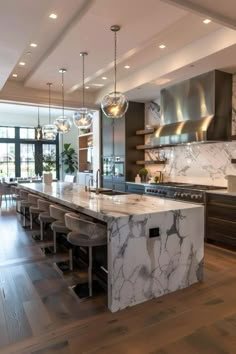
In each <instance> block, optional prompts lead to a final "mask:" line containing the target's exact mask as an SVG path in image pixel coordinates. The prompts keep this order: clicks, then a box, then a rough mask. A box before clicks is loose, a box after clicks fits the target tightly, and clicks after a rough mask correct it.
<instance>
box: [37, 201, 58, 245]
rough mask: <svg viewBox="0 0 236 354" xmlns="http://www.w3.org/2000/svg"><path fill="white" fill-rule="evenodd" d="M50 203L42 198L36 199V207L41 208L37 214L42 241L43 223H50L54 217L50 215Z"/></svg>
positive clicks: (41, 239)
mask: <svg viewBox="0 0 236 354" xmlns="http://www.w3.org/2000/svg"><path fill="white" fill-rule="evenodd" d="M50 205H51V203H50V202H48V201H46V200H44V199H39V200H38V208H39V209H40V210H42V212H41V213H40V214H39V222H40V241H43V236H44V232H43V231H44V225H45V224H51V223H52V222H53V221H55V219H54V218H52V217H51V216H50V211H49V207H50Z"/></svg>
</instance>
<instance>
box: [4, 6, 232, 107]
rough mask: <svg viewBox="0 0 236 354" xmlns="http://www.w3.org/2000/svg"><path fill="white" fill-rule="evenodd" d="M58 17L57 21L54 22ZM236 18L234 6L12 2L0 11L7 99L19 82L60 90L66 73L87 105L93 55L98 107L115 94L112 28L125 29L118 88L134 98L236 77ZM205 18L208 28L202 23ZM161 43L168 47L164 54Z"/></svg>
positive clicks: (92, 91) (69, 87) (71, 90)
mask: <svg viewBox="0 0 236 354" xmlns="http://www.w3.org/2000/svg"><path fill="white" fill-rule="evenodd" d="M51 13H54V14H57V16H58V17H57V19H51V18H49V15H50V14H51ZM235 14H236V2H235V0H224V1H217V2H216V1H215V0H198V1H197V0H119V1H117V0H66V1H65V0H40V1H33V2H32V0H21V1H20V2H19V0H9V1H8V2H6V1H5V2H4V4H3V5H1V12H0V29H1V33H4V36H1V39H0V54H1V68H0V87H1V88H2V93H1V98H2V99H4V89H6V87H7V86H8V90H7V93H8V96H7V98H8V100H9V91H10V90H9V87H10V86H9V85H10V84H13V81H15V83H17V86H16V85H15V86H14V87H17V88H18V89H20V88H22V90H23V89H24V90H26V91H27V92H28V91H29V89H31V90H35V92H36V90H40V92H42V90H46V89H47V87H46V83H47V82H49V81H50V82H53V90H54V91H58V92H60V90H61V76H60V74H59V72H58V69H59V68H62V67H64V68H66V69H67V73H66V75H65V90H66V95H67V97H68V100H69V101H70V105H71V102H72V101H73V100H74V101H76V100H77V99H78V100H79V101H80V100H81V94H80V92H81V85H82V80H81V78H82V70H81V69H82V65H81V58H80V56H79V54H80V52H81V51H87V52H88V54H89V55H88V57H86V61H85V71H86V80H85V81H86V86H88V87H89V88H88V89H87V90H86V93H87V96H89V102H90V103H94V104H99V102H100V101H101V98H102V96H103V95H104V94H105V93H107V92H108V91H110V90H112V89H113V76H114V75H113V58H114V48H113V46H114V43H113V33H112V32H111V31H110V26H111V25H113V24H119V25H120V26H121V31H120V32H119V33H118V66H117V75H118V89H120V90H122V91H124V92H126V93H127V95H128V97H129V99H133V100H139V101H145V100H149V99H154V98H155V97H157V95H158V91H159V90H160V88H161V87H164V86H165V85H169V84H173V83H175V82H178V81H181V80H183V79H185V78H187V77H191V76H194V75H197V74H198V73H201V72H204V71H208V70H212V69H216V68H218V69H222V70H227V71H229V72H235V71H236V65H235V63H234V61H233V57H234V58H235V57H236V32H235V27H234V24H235V23H236V22H235V20H236V18H235ZM206 18H209V19H211V22H210V23H209V24H204V23H203V20H204V19H206ZM31 43H35V44H36V45H37V46H35V47H31V46H30V44H31ZM161 44H164V45H165V46H166V47H165V48H164V49H160V48H159V46H160V45H161ZM229 53H230V55H229ZM226 54H227V55H226ZM20 62H23V63H25V65H23V66H22V65H19V63H20ZM126 65H128V66H130V68H129V69H125V68H124V66H126ZM13 74H15V75H17V77H13V76H12V75H13ZM104 77H105V78H106V79H104ZM4 84H5V87H4ZM16 96H17V95H15V96H14V97H16ZM77 104H78V102H77Z"/></svg>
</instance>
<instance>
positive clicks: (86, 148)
mask: <svg viewBox="0 0 236 354" xmlns="http://www.w3.org/2000/svg"><path fill="white" fill-rule="evenodd" d="M90 148H92V146H87V147H84V148H79V150H88V149H90Z"/></svg>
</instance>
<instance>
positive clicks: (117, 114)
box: [101, 25, 129, 118]
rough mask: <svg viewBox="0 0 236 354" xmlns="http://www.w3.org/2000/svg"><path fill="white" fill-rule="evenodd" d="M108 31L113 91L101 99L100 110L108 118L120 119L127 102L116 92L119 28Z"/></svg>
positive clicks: (112, 27)
mask: <svg viewBox="0 0 236 354" xmlns="http://www.w3.org/2000/svg"><path fill="white" fill-rule="evenodd" d="M110 29H111V31H112V32H114V48H115V50H114V52H115V53H114V54H115V55H114V77H115V80H114V91H113V92H110V93H109V94H107V95H106V96H105V97H103V100H102V103H101V108H102V111H103V113H104V114H105V115H106V116H107V117H108V118H122V117H123V116H124V115H125V113H126V111H127V109H128V106H129V102H128V100H127V98H126V97H125V95H124V94H123V93H122V92H118V91H116V50H117V32H118V31H119V30H120V26H117V25H114V26H111V28H110Z"/></svg>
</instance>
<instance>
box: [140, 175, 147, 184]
mask: <svg viewBox="0 0 236 354" xmlns="http://www.w3.org/2000/svg"><path fill="white" fill-rule="evenodd" d="M141 182H142V183H146V182H147V176H145V175H141Z"/></svg>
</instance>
